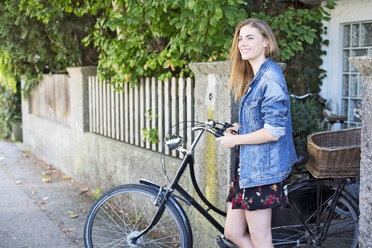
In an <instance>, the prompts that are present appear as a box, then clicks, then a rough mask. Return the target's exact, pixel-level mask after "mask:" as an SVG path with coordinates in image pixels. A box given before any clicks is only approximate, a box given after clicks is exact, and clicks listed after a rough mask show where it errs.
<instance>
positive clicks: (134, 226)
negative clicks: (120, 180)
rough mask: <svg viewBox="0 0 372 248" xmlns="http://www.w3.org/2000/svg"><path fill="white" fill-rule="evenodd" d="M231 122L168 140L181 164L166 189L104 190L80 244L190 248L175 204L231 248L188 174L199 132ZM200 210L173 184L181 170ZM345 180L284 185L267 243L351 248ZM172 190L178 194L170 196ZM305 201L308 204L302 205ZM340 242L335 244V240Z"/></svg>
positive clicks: (352, 207) (350, 204)
mask: <svg viewBox="0 0 372 248" xmlns="http://www.w3.org/2000/svg"><path fill="white" fill-rule="evenodd" d="M230 126H231V124H228V123H224V122H215V121H213V120H208V121H206V122H205V123H201V124H200V123H199V124H198V125H195V126H194V127H193V128H192V129H193V130H194V131H199V133H198V134H197V135H196V137H195V139H194V140H193V142H192V144H191V146H190V148H189V149H188V150H187V149H185V148H184V147H182V138H181V137H179V136H170V137H168V139H167V141H166V144H167V146H168V148H169V149H170V150H178V151H180V152H182V153H183V154H184V158H183V160H182V163H181V165H180V166H179V168H178V171H177V173H176V175H175V177H174V179H173V180H172V182H171V184H170V186H169V187H165V186H163V187H160V186H158V185H156V184H155V183H153V182H150V181H148V180H143V179H141V180H140V183H139V184H127V185H121V186H117V187H115V188H112V189H110V190H108V191H107V192H105V193H104V194H103V195H102V196H101V197H100V198H98V199H97V200H96V201H95V202H94V203H93V205H92V208H91V210H90V212H89V214H88V216H87V220H86V223H85V228H84V241H85V246H86V247H89V248H92V247H183V248H186V247H187V248H189V247H193V238H192V228H191V225H190V222H189V220H188V217H187V215H186V213H185V211H184V209H183V207H182V205H181V204H180V202H182V203H185V204H186V205H188V206H192V207H194V208H195V209H196V210H197V211H198V212H199V213H201V214H202V215H203V216H204V217H205V218H206V219H207V220H208V222H209V223H211V224H212V225H213V226H214V227H215V228H216V229H217V230H218V231H219V232H220V233H221V234H220V235H217V236H216V241H217V244H218V245H219V246H220V247H225V248H226V247H236V246H235V245H234V244H233V243H232V242H230V241H229V240H227V239H226V238H225V237H224V236H223V232H224V228H223V226H222V225H221V224H220V223H218V222H217V220H216V219H215V218H213V217H212V215H211V214H210V213H209V211H210V210H213V211H214V212H216V213H218V214H220V215H222V216H226V213H225V212H224V211H222V210H220V209H218V208H217V207H215V206H214V205H213V204H211V203H210V202H209V201H208V200H207V199H206V198H205V197H204V195H203V193H202V192H201V190H200V188H199V186H198V184H197V181H196V178H195V173H194V160H193V151H194V149H195V147H196V145H197V143H198V142H199V140H200V138H201V136H202V135H203V134H204V133H206V132H207V133H211V134H212V135H214V136H215V137H220V136H222V135H223V133H224V131H225V130H226V129H227V128H228V127H230ZM187 167H189V169H190V177H191V181H192V185H193V187H194V189H195V191H196V193H197V195H198V196H199V197H200V199H201V200H202V202H203V203H204V204H205V205H206V206H207V209H204V208H203V207H202V206H201V205H200V204H199V203H198V202H197V201H196V200H195V199H194V198H193V197H192V196H190V195H189V194H188V193H187V192H186V191H185V190H184V189H183V188H182V187H181V186H180V185H179V184H178V182H179V180H180V178H181V177H182V175H183V173H184V172H185V170H186V168H187ZM350 181H351V180H350V179H341V180H334V179H329V180H317V179H314V178H309V179H304V180H300V181H298V182H295V183H293V184H291V185H287V186H286V187H287V192H288V193H287V195H288V204H287V206H286V207H284V208H276V209H274V210H273V211H274V214H273V216H282V217H284V218H283V219H278V220H277V221H273V227H272V233H273V243H274V245H275V246H276V247H298V246H301V247H333V246H331V245H333V244H335V245H336V246H334V247H338V248H339V247H356V246H357V240H358V211H357V209H356V207H357V204H356V203H355V202H354V199H353V198H352V196H351V194H349V193H348V192H347V191H346V190H345V189H344V186H345V184H347V183H350ZM176 192H177V193H178V194H176ZM308 200H310V202H307V201H308ZM340 240H341V242H339V241H340Z"/></svg>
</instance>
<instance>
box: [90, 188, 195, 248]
mask: <svg viewBox="0 0 372 248" xmlns="http://www.w3.org/2000/svg"><path fill="white" fill-rule="evenodd" d="M157 194H158V192H157V191H156V190H155V189H153V188H151V187H148V186H145V185H140V184H130V185H121V186H118V187H116V188H113V189H111V190H109V191H107V192H106V193H104V194H103V195H102V196H101V197H100V198H99V199H98V200H97V201H96V202H95V203H94V204H93V206H92V208H91V210H90V212H89V214H88V217H87V220H86V223H85V229H84V242H85V246H86V247H89V248H92V247H94V248H97V247H100V248H101V247H102V248H103V247H182V248H184V247H191V243H190V237H188V231H187V228H186V225H187V224H185V223H184V220H183V219H182V216H181V215H180V213H179V210H178V209H177V208H176V207H175V206H174V204H173V203H172V202H170V201H168V202H167V203H166V204H165V211H164V214H163V215H162V217H161V219H160V221H159V223H157V225H156V226H155V227H154V228H153V229H152V230H150V231H149V232H148V233H147V234H146V235H144V236H142V237H141V238H140V239H139V240H138V244H137V245H134V244H131V243H130V242H129V239H130V238H131V237H133V236H136V235H137V234H139V233H140V232H141V231H142V230H144V229H145V228H146V227H147V226H148V225H149V224H150V222H151V221H152V219H153V217H154V216H155V213H156V212H157V210H158V207H157V206H155V204H154V202H155V198H156V196H157Z"/></svg>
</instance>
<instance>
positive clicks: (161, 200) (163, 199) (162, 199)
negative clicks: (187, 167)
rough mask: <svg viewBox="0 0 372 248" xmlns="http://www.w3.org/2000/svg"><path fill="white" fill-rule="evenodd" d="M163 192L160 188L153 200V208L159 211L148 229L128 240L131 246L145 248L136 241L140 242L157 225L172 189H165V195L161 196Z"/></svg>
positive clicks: (162, 188)
mask: <svg viewBox="0 0 372 248" xmlns="http://www.w3.org/2000/svg"><path fill="white" fill-rule="evenodd" d="M163 191H164V187H160V189H159V193H158V195H157V197H156V198H155V202H154V205H155V206H159V209H158V211H157V212H156V214H155V216H154V218H153V219H152V221H151V223H150V225H149V226H148V227H146V229H144V230H143V231H142V232H140V233H139V234H138V235H135V236H133V237H131V238H130V239H129V242H130V243H131V244H133V245H138V246H141V247H145V246H143V245H141V244H139V243H138V240H140V238H141V237H142V236H144V235H145V234H146V233H148V232H149V231H150V230H151V229H152V228H153V227H154V226H156V224H158V222H159V220H160V218H161V216H162V215H163V213H164V210H165V204H166V203H167V201H168V199H169V197H170V196H171V194H172V193H173V190H172V189H170V188H169V189H167V191H166V193H165V195H164V194H163Z"/></svg>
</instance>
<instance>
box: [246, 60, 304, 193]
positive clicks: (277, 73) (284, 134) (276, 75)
mask: <svg viewBox="0 0 372 248" xmlns="http://www.w3.org/2000/svg"><path fill="white" fill-rule="evenodd" d="M248 86H249V87H250V88H249V91H248V92H247V93H246V94H245V95H244V96H243V98H242V100H241V102H240V112H239V134H247V133H251V132H254V131H257V130H259V129H261V128H266V129H267V130H268V131H269V132H270V133H271V134H272V135H273V136H274V137H277V138H278V139H279V140H277V141H272V142H268V143H264V144H256V145H241V146H240V164H239V165H240V180H239V181H240V188H248V187H253V186H258V185H265V184H271V183H276V182H280V181H283V180H284V179H285V178H286V177H287V176H288V174H289V172H290V171H291V168H292V165H293V164H294V163H295V162H297V157H296V153H295V149H294V145H293V138H292V124H291V113H290V100H289V94H288V90H287V85H286V82H285V79H284V76H283V73H282V70H281V69H280V67H279V66H278V65H277V64H276V63H275V62H274V61H272V59H271V58H268V59H266V61H265V62H264V63H263V64H262V65H261V67H260V69H259V71H258V72H257V73H256V75H255V77H254V78H253V80H252V82H250V83H249V84H248Z"/></svg>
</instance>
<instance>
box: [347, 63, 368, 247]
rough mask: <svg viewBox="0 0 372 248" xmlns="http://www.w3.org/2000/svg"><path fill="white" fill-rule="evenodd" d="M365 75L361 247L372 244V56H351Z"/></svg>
mask: <svg viewBox="0 0 372 248" xmlns="http://www.w3.org/2000/svg"><path fill="white" fill-rule="evenodd" d="M349 60H350V62H351V63H352V64H353V65H354V66H355V68H357V69H358V71H359V72H360V73H361V74H362V76H363V97H362V137H361V150H362V153H361V161H360V194H359V210H360V215H359V247H361V248H367V247H371V244H372V236H371V233H372V187H371V178H372V57H355V58H349Z"/></svg>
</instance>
